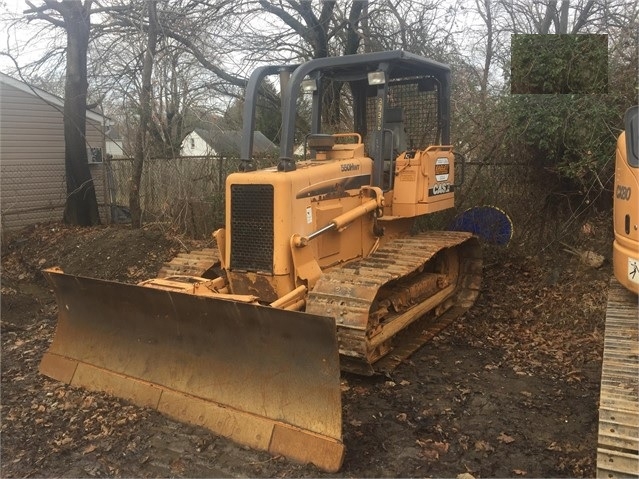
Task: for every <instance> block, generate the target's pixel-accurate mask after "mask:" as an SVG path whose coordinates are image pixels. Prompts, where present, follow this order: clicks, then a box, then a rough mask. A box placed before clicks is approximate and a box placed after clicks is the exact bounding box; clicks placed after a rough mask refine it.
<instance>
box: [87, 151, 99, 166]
mask: <svg viewBox="0 0 639 479" xmlns="http://www.w3.org/2000/svg"><path fill="white" fill-rule="evenodd" d="M87 159H88V160H89V163H102V148H101V147H97V148H93V147H88V148H87Z"/></svg>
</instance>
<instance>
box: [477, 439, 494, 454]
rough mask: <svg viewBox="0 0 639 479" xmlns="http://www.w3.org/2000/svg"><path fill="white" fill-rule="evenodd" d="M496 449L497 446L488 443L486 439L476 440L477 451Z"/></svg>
mask: <svg viewBox="0 0 639 479" xmlns="http://www.w3.org/2000/svg"><path fill="white" fill-rule="evenodd" d="M494 450H495V448H494V447H493V446H491V445H490V444H489V443H487V442H486V441H475V451H478V452H480V451H486V452H492V451H494Z"/></svg>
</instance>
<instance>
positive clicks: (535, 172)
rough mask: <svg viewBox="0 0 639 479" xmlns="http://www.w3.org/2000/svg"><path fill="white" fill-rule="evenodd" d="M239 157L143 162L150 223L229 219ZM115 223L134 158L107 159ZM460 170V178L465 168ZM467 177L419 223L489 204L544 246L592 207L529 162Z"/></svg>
mask: <svg viewBox="0 0 639 479" xmlns="http://www.w3.org/2000/svg"><path fill="white" fill-rule="evenodd" d="M239 162H240V160H239V159H238V158H237V157H226V156H207V157H181V158H168V159H151V160H147V161H146V162H145V164H144V171H143V174H142V184H141V185H140V202H141V206H142V211H143V221H144V222H145V223H147V224H148V223H153V222H155V223H161V224H165V225H167V227H168V226H170V227H172V228H173V229H175V230H176V231H178V232H180V233H183V234H185V235H187V236H190V237H193V238H207V237H209V236H210V234H211V233H212V232H213V231H215V230H216V229H217V228H219V227H221V226H223V225H224V214H225V213H224V211H225V210H224V208H225V203H224V196H225V191H224V184H225V181H226V177H227V176H228V175H229V174H231V173H233V172H235V171H237V170H238V166H239ZM256 163H257V167H258V168H265V167H268V166H273V165H275V164H276V160H275V159H274V158H261V159H259V160H257V161H256ZM105 167H106V182H107V188H108V198H109V199H110V204H109V205H108V206H110V213H111V221H112V222H126V221H127V220H128V219H129V216H128V204H129V181H130V178H131V172H132V168H133V161H132V160H129V159H125V160H110V161H109V162H107V163H106V164H105ZM459 167H460V166H459V165H458V171H457V178H458V181H459V177H460V176H461V172H460V171H459ZM464 173H465V174H464V176H465V178H464V182H463V184H462V185H461V186H459V187H458V188H456V193H455V196H456V208H455V209H454V210H449V211H445V212H443V217H440V218H436V216H438V215H434V216H433V217H432V218H430V215H429V218H425V219H424V220H425V221H420V223H423V224H420V225H419V227H420V228H425V229H442V228H446V227H447V224H449V223H450V222H451V220H452V218H453V217H454V216H455V215H456V214H458V213H460V212H462V211H464V210H465V209H467V208H471V207H473V206H482V205H491V206H496V207H498V208H500V209H502V210H503V211H504V212H506V213H507V214H508V215H509V216H510V218H511V219H512V222H513V225H514V237H513V244H516V245H519V246H521V247H524V248H525V249H527V250H529V251H543V250H544V249H545V248H547V247H549V246H551V245H557V244H559V243H562V242H564V241H567V242H570V243H573V242H574V240H575V239H576V237H577V236H579V230H580V228H581V227H582V225H583V223H584V222H585V221H587V220H588V218H589V217H591V216H592V214H593V212H592V210H591V205H589V204H587V203H586V202H584V199H583V197H582V196H580V195H576V196H574V197H570V195H569V194H561V195H560V194H558V193H556V192H557V191H560V190H561V188H559V185H558V184H556V183H557V182H558V179H557V177H556V175H549V174H548V173H547V172H545V171H544V170H543V169H540V168H539V167H536V166H535V165H533V164H531V163H530V162H521V163H517V162H512V163H500V162H495V163H490V162H472V161H471V162H468V163H467V164H466V165H465V171H464Z"/></svg>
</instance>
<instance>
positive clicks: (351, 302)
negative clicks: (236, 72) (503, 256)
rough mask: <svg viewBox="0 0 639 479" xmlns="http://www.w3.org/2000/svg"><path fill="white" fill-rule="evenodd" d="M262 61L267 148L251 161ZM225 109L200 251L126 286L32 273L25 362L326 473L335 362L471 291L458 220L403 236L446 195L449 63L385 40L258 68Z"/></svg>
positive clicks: (412, 331) (386, 354)
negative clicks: (221, 201)
mask: <svg viewBox="0 0 639 479" xmlns="http://www.w3.org/2000/svg"><path fill="white" fill-rule="evenodd" d="M276 75H277V76H279V78H280V79H281V81H280V90H281V115H282V124H281V138H280V157H279V161H278V162H277V164H276V165H275V166H270V167H267V168H258V164H259V159H258V158H255V157H254V154H253V138H254V135H253V132H254V130H255V123H256V120H255V117H256V107H257V104H258V99H259V98H260V97H261V96H262V95H264V94H265V93H264V92H266V91H269V90H271V91H272V89H268V88H264V81H265V79H267V78H269V77H273V76H276ZM270 99H271V100H273V98H270ZM304 112H308V114H306V116H304ZM243 120H244V122H243V143H242V148H241V158H240V161H239V164H238V171H237V172H236V173H233V174H231V175H229V176H228V177H227V179H226V205H225V208H226V210H225V217H226V221H225V226H224V228H221V229H219V230H217V231H216V232H214V237H215V240H216V244H217V248H216V249H215V250H206V251H200V252H190V253H187V254H182V255H180V256H178V257H177V258H175V260H173V261H171V262H169V263H168V264H167V265H165V267H164V268H163V269H162V271H161V272H160V274H159V275H158V277H157V278H152V279H149V280H146V281H143V282H142V283H140V284H138V285H127V284H122V283H115V282H110V281H102V280H97V279H92V278H80V277H75V276H70V275H65V274H64V273H63V272H62V271H60V270H57V269H51V270H47V271H45V275H46V276H47V278H48V280H49V281H50V283H51V285H52V288H53V289H54V291H55V294H56V299H57V302H58V307H59V317H58V326H57V330H56V334H55V338H54V340H53V343H52V344H51V347H50V349H49V350H48V351H47V353H46V354H45V356H44V358H43V360H42V363H41V365H40V370H41V372H42V373H43V374H46V375H48V376H50V377H53V378H55V379H58V380H61V381H64V382H68V383H71V384H74V385H77V386H81V387H85V388H88V389H92V390H101V391H106V392H108V393H110V394H114V395H116V396H120V397H124V398H126V399H129V400H131V401H133V402H135V403H137V404H142V405H145V406H150V407H154V408H156V409H158V410H160V411H162V412H164V413H165V414H167V415H170V416H172V417H175V418H177V419H179V420H183V421H187V422H191V423H195V424H198V425H202V426H205V427H207V428H209V429H211V430H212V431H214V432H216V433H218V434H221V435H224V436H226V437H229V438H231V439H233V440H235V441H237V442H240V443H242V444H246V445H249V446H251V447H254V448H258V449H263V450H266V451H269V452H271V453H273V454H281V455H284V456H286V457H289V458H291V459H294V460H296V461H301V462H312V463H314V464H316V465H317V466H318V467H320V468H322V469H325V470H327V471H336V470H338V469H339V467H340V466H341V463H342V460H343V456H344V444H343V442H342V437H341V398H340V384H339V381H340V370H348V371H353V372H356V373H360V374H376V373H380V372H386V371H389V370H391V369H392V368H394V367H395V366H397V364H399V363H401V361H402V360H403V359H404V358H406V357H407V356H409V355H410V354H411V353H412V352H414V351H415V350H416V349H418V348H419V347H421V346H422V345H423V344H424V343H425V342H427V341H428V340H429V339H430V338H432V337H433V336H434V335H435V334H437V332H438V331H439V330H441V329H442V328H443V327H445V326H447V325H448V324H450V323H451V322H452V321H454V320H455V319H456V318H458V317H459V316H460V315H462V314H463V313H464V312H465V311H466V310H467V309H468V308H469V307H471V305H472V304H473V302H474V300H475V298H476V297H477V294H478V291H479V285H480V280H481V255H480V249H479V245H478V241H477V240H476V238H474V237H473V236H472V234H470V233H465V232H455V231H428V232H422V233H419V234H414V232H413V226H414V222H415V220H416V219H417V218H419V217H421V216H424V215H427V214H430V213H433V212H436V211H441V210H444V209H447V208H451V207H453V206H454V189H455V164H454V155H453V148H452V146H451V145H450V69H449V67H448V66H447V65H444V64H441V63H438V62H435V61H432V60H429V59H426V58H422V57H420V56H417V55H413V54H410V53H406V52H402V51H391V52H377V53H370V54H363V55H349V56H344V57H333V58H321V59H316V60H312V61H309V62H306V63H302V64H299V65H297V64H296V65H273V66H264V67H260V68H258V69H256V70H255V71H254V72H253V74H252V75H251V76H250V78H249V80H248V83H247V89H246V95H245V103H244V118H243ZM300 146H302V148H301V149H302V151H304V152H305V153H304V154H303V155H302V156H301V157H300V155H296V154H295V152H296V151H299V150H300ZM211 272H213V274H209V273H211ZM205 276H206V277H205Z"/></svg>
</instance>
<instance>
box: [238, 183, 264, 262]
mask: <svg viewBox="0 0 639 479" xmlns="http://www.w3.org/2000/svg"><path fill="white" fill-rule="evenodd" d="M231 269H240V270H244V271H255V272H256V271H262V272H268V273H272V272H273V186H272V185H231Z"/></svg>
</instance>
